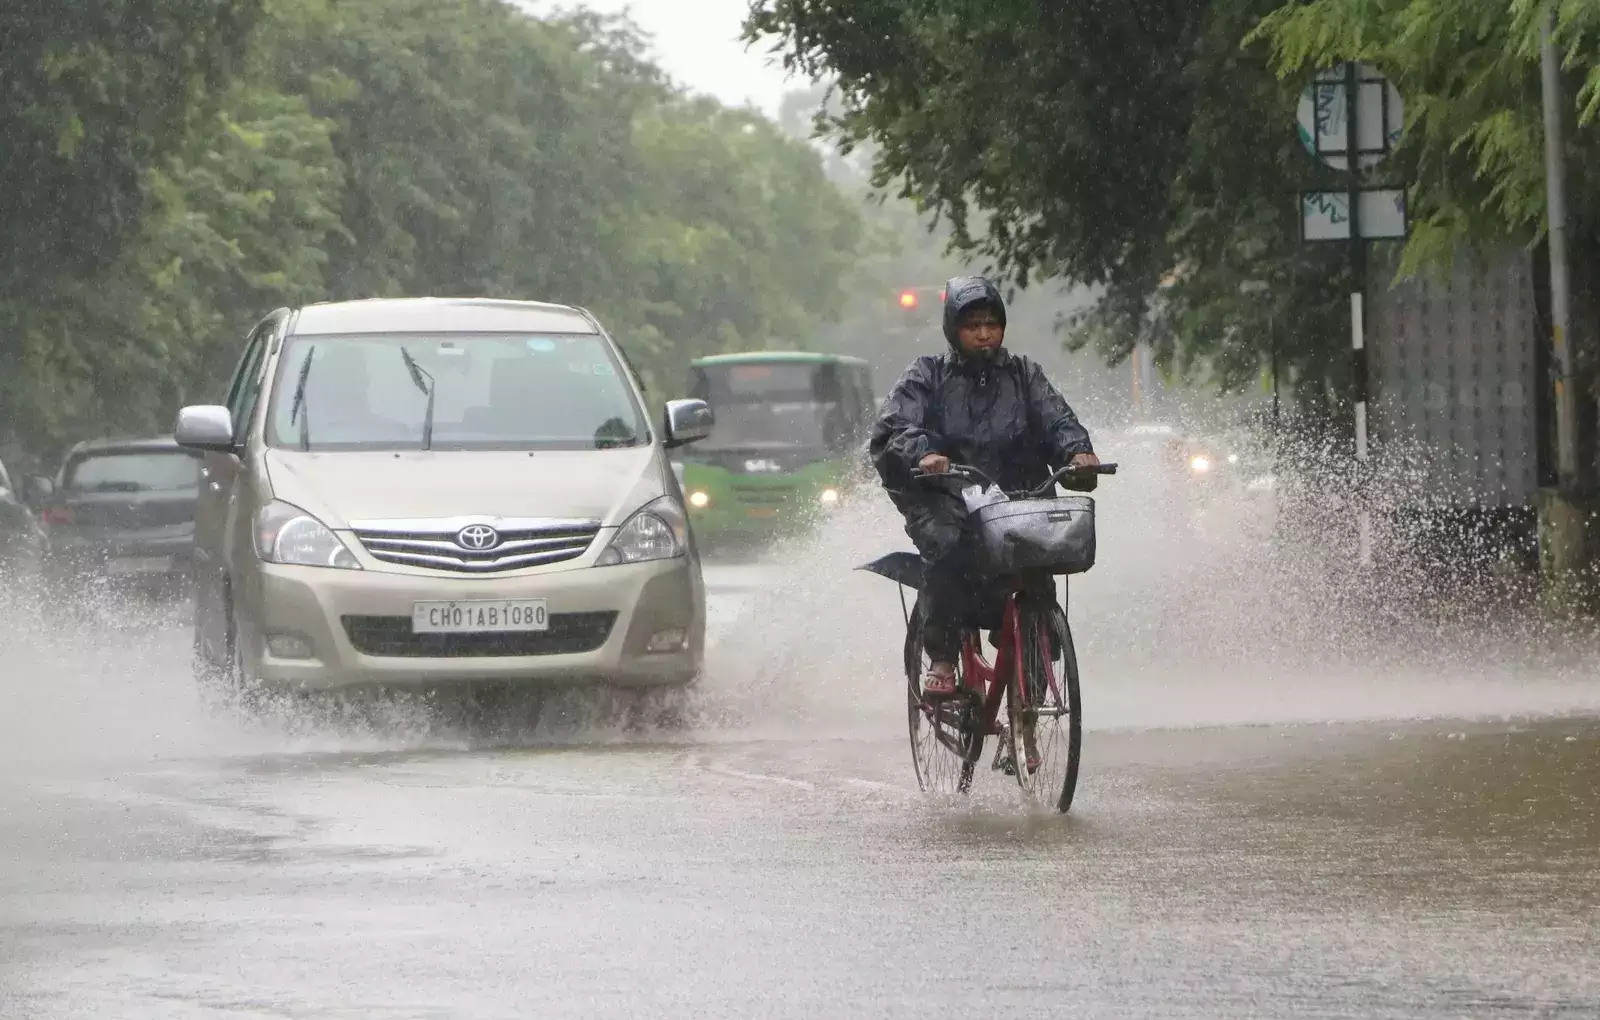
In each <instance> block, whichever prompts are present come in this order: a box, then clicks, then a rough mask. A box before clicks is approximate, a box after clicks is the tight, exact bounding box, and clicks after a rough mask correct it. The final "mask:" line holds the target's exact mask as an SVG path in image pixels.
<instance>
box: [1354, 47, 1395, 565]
mask: <svg viewBox="0 0 1600 1020" xmlns="http://www.w3.org/2000/svg"><path fill="white" fill-rule="evenodd" d="M1360 88H1361V86H1360V81H1359V73H1358V69H1357V66H1356V62H1355V61H1354V60H1347V61H1345V65H1344V103H1345V121H1344V132H1345V158H1346V159H1348V160H1349V164H1350V165H1349V168H1348V173H1349V175H1350V348H1351V375H1352V376H1353V382H1354V386H1353V390H1354V396H1355V417H1356V463H1357V464H1358V465H1359V467H1358V473H1357V478H1358V482H1357V497H1358V501H1357V504H1356V527H1357V532H1358V536H1359V537H1358V538H1357V546H1358V548H1357V557H1358V559H1359V561H1360V563H1361V565H1362V566H1363V567H1370V566H1372V514H1371V512H1370V511H1369V510H1368V508H1367V502H1366V495H1367V489H1366V481H1367V479H1366V470H1365V468H1366V464H1367V322H1366V300H1365V297H1366V282H1367V245H1366V239H1365V238H1364V237H1362V234H1361V136H1360V133H1359V131H1358V130H1357V128H1358V125H1359V123H1360V114H1359V112H1358V111H1359V110H1360V108H1361V92H1360ZM1384 130H1385V131H1387V130H1388V125H1387V124H1385V125H1384Z"/></svg>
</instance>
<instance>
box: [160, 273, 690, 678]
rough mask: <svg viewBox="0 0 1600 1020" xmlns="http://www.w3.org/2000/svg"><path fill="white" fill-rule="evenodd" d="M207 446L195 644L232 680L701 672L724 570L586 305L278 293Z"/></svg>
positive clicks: (670, 408)
mask: <svg viewBox="0 0 1600 1020" xmlns="http://www.w3.org/2000/svg"><path fill="white" fill-rule="evenodd" d="M227 401H228V402H227V404H226V405H225V406H222V405H218V406H197V407H186V408H184V409H183V410H182V411H181V412H180V413H179V415H178V422H177V428H176V438H177V441H178V443H179V444H181V445H183V446H186V447H189V448H191V449H195V450H200V451H204V457H205V459H204V465H203V467H202V469H201V470H202V485H201V492H200V502H199V507H198V510H197V512H196V517H195V546H196V549H195V583H196V591H195V605H196V611H195V654H196V658H197V667H198V670H199V672H200V674H201V675H202V676H205V677H210V678H223V679H225V681H226V682H227V683H228V684H229V685H230V686H232V687H233V688H234V689H235V690H237V691H240V692H247V691H251V690H254V689H256V688H258V687H265V688H279V689H282V688H290V689H294V688H298V689H310V690H328V689H335V688H342V687H348V686H354V685H369V684H377V685H385V686H402V687H404V686H412V687H416V686H433V685H440V684H452V683H468V684H470V683H474V682H479V681H485V682H496V683H499V682H506V681H512V682H516V681H529V682H533V683H551V684H569V683H579V684H582V683H602V684H615V685H618V686H622V687H648V686H659V685H682V684H686V683H688V682H691V681H692V680H693V679H694V678H695V677H696V676H697V674H698V673H699V670H700V665H701V659H702V653H703V647H704V637H705V589H704V586H703V584H702V581H701V575H700V561H699V556H698V554H697V552H696V550H695V546H694V542H693V540H692V539H691V537H690V535H689V530H688V527H687V523H686V518H685V514H684V508H683V493H682V489H681V488H680V487H679V484H678V480H677V478H676V476H675V474H674V472H673V470H672V467H671V464H670V462H669V460H668V456H667V451H668V450H670V449H672V448H674V447H677V446H682V445H683V444H685V443H690V442H693V441H695V440H698V439H703V438H705V436H706V435H708V434H709V433H710V431H711V427H712V421H713V419H712V414H711V410H710V408H708V407H707V406H706V404H705V403H704V402H702V401H698V400H675V401H670V402H668V403H667V404H666V405H665V407H664V408H663V409H662V413H661V414H660V415H659V416H655V415H652V414H651V413H650V412H649V411H647V407H648V406H649V405H648V403H647V401H646V398H645V394H644V391H643V388H642V386H641V384H640V381H639V379H638V378H637V376H636V375H635V374H634V372H633V371H632V369H631V367H630V366H629V364H628V362H627V360H626V357H625V355H624V353H623V351H622V350H621V348H620V347H619V346H618V345H617V344H616V343H614V342H613V341H612V339H611V338H610V337H609V336H608V335H607V334H606V332H605V330H604V329H602V328H601V326H600V323H599V322H598V321H596V319H595V318H594V316H592V315H590V314H589V313H588V312H587V311H585V310H583V309H580V308H570V307H565V306H561V305H550V304H537V303H531V302H520V301H493V300H447V299H431V298H429V299H406V300H373V301H352V302H346V303H339V304H320V305H310V306H307V307H304V308H301V309H297V310H291V309H282V310H280V311H278V312H275V313H273V314H272V315H271V316H269V317H267V319H266V320H265V321H263V322H261V323H260V324H259V325H258V326H257V327H256V329H255V330H254V331H253V332H252V333H251V335H250V337H249V340H248V342H247V344H246V346H245V351H244V354H243V356H242V358H241V359H240V361H239V366H238V368H237V370H236V371H235V374H234V378H233V382H232V385H231V386H230V388H229V392H228V398H227Z"/></svg>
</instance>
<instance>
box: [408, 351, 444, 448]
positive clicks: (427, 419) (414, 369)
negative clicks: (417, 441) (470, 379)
mask: <svg viewBox="0 0 1600 1020" xmlns="http://www.w3.org/2000/svg"><path fill="white" fill-rule="evenodd" d="M400 356H401V357H402V358H404V359H406V371H408V372H410V373H411V381H412V382H413V383H415V384H416V386H417V389H419V390H421V391H422V392H423V393H426V394H427V395H428V409H427V410H426V411H425V412H423V416H422V448H423V449H424V450H431V449H433V391H434V389H435V388H436V386H435V384H434V381H433V376H431V375H428V373H427V372H426V371H425V370H424V369H423V367H422V366H421V365H419V364H417V359H416V358H413V357H412V356H411V352H410V351H408V350H406V349H405V348H404V347H402V348H400ZM424 377H426V378H427V380H428V381H427V382H426V383H424V382H423V381H422V380H423V378H424Z"/></svg>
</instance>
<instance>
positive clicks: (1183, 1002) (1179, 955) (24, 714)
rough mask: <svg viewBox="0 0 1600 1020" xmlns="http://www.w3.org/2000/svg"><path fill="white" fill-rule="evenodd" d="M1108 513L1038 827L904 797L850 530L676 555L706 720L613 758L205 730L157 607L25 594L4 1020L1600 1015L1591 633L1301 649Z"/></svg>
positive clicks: (407, 733)
mask: <svg viewBox="0 0 1600 1020" xmlns="http://www.w3.org/2000/svg"><path fill="white" fill-rule="evenodd" d="M890 523H891V524H892V522H890ZM1108 532H1109V534H1108V538H1109V539H1110V541H1108V542H1107V546H1108V547H1109V548H1112V549H1115V548H1118V546H1117V544H1116V543H1117V542H1118V541H1119V540H1120V541H1123V542H1124V543H1125V544H1123V545H1122V546H1121V548H1123V549H1125V550H1127V552H1126V553H1125V554H1124V555H1123V556H1122V557H1121V559H1120V561H1112V562H1116V563H1117V564H1118V565H1117V566H1116V567H1115V568H1114V569H1110V570H1106V571H1103V572H1097V573H1095V574H1091V575H1089V576H1088V577H1087V578H1085V579H1083V580H1082V581H1080V582H1078V583H1077V584H1076V586H1075V587H1074V593H1075V594H1074V601H1073V608H1072V619H1073V623H1074V627H1075V629H1076V631H1077V633H1078V641H1079V647H1080V651H1081V655H1082V660H1083V664H1084V672H1085V680H1084V696H1085V704H1086V727H1087V737H1086V744H1085V750H1084V771H1083V775H1082V780H1081V782H1080V785H1079V793H1078V799H1077V802H1076V804H1075V806H1074V809H1073V813H1072V814H1071V815H1070V816H1068V817H1065V818H1062V817H1058V816H1053V815H1043V814H1038V813H1033V812H1030V811H1028V810H1027V809H1025V808H1024V807H1023V806H1022V804H1021V803H1020V800H1019V797H1018V795H1017V793H1016V792H1015V790H1014V788H1013V787H1012V786H1011V785H1008V784H1009V782H1010V781H1009V780H1004V779H1003V778H1001V777H1000V776H998V775H997V774H994V773H992V772H989V771H988V770H987V769H980V772H979V778H978V782H977V784H976V788H975V790H974V793H973V796H972V797H971V798H969V799H967V800H965V801H962V802H959V803H954V802H943V801H938V800H930V799H928V798H926V797H924V796H922V795H921V794H920V793H918V791H917V789H916V783H915V779H914V778H913V775H912V772H911V767H910V760H909V759H910V755H909V751H908V749H907V746H906V734H905V721H904V702H903V700H902V699H903V695H902V693H901V691H902V688H901V687H900V686H899V684H900V681H899V680H898V679H897V678H896V676H895V672H894V671H895V658H896V649H897V647H898V640H899V632H898V630H897V628H898V627H899V625H900V616H899V614H900V609H899V606H898V604H897V602H896V599H895V595H894V589H893V586H892V585H889V584H887V583H886V582H884V581H882V580H881V579H879V578H875V577H871V576H869V575H865V574H861V573H859V572H854V571H852V570H851V569H850V568H851V566H852V565H854V564H858V563H860V562H863V561H864V560H865V559H867V558H870V556H871V555H874V554H876V552H878V551H881V550H882V549H884V548H885V547H888V548H893V547H895V545H898V544H899V543H898V542H897V541H896V536H895V535H894V534H893V532H892V528H890V527H887V526H885V525H884V522H883V521H882V519H881V515H879V516H877V517H874V518H873V519H872V522H871V524H870V526H867V525H864V524H861V525H858V524H856V523H848V524H847V526H845V527H841V528H840V529H838V530H836V531H835V532H833V533H832V535H831V536H830V538H829V539H828V541H829V543H830V548H829V552H828V555H827V556H826V557H824V558H819V557H816V556H808V555H802V554H797V553H790V554H786V555H789V556H790V559H791V562H793V563H794V564H799V565H800V566H799V567H789V568H784V567H775V566H773V565H771V564H766V565H743V566H727V565H717V566H713V567H710V568H708V572H707V580H708V588H709V590H710V592H711V600H712V605H711V623H710V630H711V635H712V638H711V640H712V644H713V648H712V653H711V655H710V659H709V662H708V676H707V679H706V680H705V681H704V682H703V684H702V690H701V691H700V693H699V694H698V695H697V706H698V709H699V710H698V712H696V713H695V714H694V720H693V723H692V725H691V726H690V727H689V728H687V729H683V730H678V731H664V732H655V733H649V734H645V735H638V734H629V733H625V732H620V731H616V730H609V729H608V730H603V731H600V730H594V729H583V728H578V729H576V730H573V729H567V730H562V729H560V728H559V727H557V728H545V727H543V724H541V728H540V729H539V730H538V731H537V732H531V733H526V734H522V735H519V736H517V737H515V738H511V739H500V738H485V737H483V736H481V735H474V734H471V733H456V732H450V731H449V730H448V729H443V730H442V729H441V728H440V727H439V726H438V725H437V724H435V723H434V722H432V721H430V720H429V719H428V718H427V713H412V712H409V711H408V710H405V709H404V708H403V707H402V708H398V709H396V712H395V714H394V715H393V717H391V718H388V719H385V720H380V723H379V724H376V725H374V724H370V723H369V724H366V725H364V726H360V727H351V726H343V727H341V726H327V725H320V726H309V727H303V728H299V729H293V730H288V731H275V730H273V729H271V728H270V727H249V726H242V725H240V724H238V723H237V722H233V721H229V720H226V719H219V718H217V717H214V716H211V715H208V714H207V713H206V712H205V711H204V710H202V709H201V708H200V707H199V706H198V704H197V703H196V701H195V699H194V696H193V691H192V689H191V688H190V686H189V682H188V678H187V675H186V672H185V669H184V654H185V651H186V646H187V635H186V631H185V620H184V618H183V611H182V609H181V607H180V608H179V609H177V610H174V612H173V613H172V614H170V615H169V616H167V617H163V618H161V619H158V620H154V621H152V620H149V619H140V620H124V621H121V622H118V620H117V619H115V618H109V619H108V620H107V621H106V625H105V627H100V628H97V627H87V628H83V629H79V630H73V629H71V628H65V629H57V630H54V631H52V630H49V629H48V628H45V629H39V628H38V627H37V626H36V625H31V624H30V625H23V624H21V623H18V622H16V621H17V620H20V619H22V617H21V616H17V617H15V618H14V619H13V623H12V626H10V627H9V628H8V629H5V630H3V631H0V663H3V664H4V665H3V668H0V675H3V677H4V680H3V683H0V687H3V689H4V692H5V697H6V699H7V701H6V711H5V713H3V714H0V719H3V720H4V721H3V723H0V736H3V737H4V741H3V743H0V1017H5V1018H13V1017H14V1018H19V1020H20V1018H26V1020H35V1018H39V1020H45V1018H49V1020H54V1018H58V1017H59V1018H66V1017H109V1016H116V1017H127V1018H183V1020H187V1018H200V1017H208V1018H209V1017H263V1018H266V1017H273V1018H278V1017H295V1018H313V1017H315V1018H340V1017H363V1018H374V1017H394V1018H402V1017H404V1018H424V1017H425V1018H452V1020H453V1018H499V1017H508V1018H509V1017H565V1016H574V1017H576V1016H585V1017H590V1016H596V1015H598V1016H641V1017H694V1018H697V1020H720V1018H745V1017H751V1016H760V1017H784V1018H787V1017H796V1018H800V1017H805V1018H814V1017H834V1016H870V1017H912V1016H917V1017H925V1016H928V1015H961V1014H964V1013H967V1014H970V1013H976V1014H979V1015H988V1014H989V1013H999V1012H1005V1011H1027V1012H1029V1013H1030V1014H1040V1013H1042V1014H1043V1015H1061V1016H1067V1015H1070V1016H1085V1017H1129V1018H1134V1017H1141V1018H1142V1017H1171V1018H1208V1020H1209V1018H1218V1020H1222V1018H1237V1017H1340V1018H1351V1020H1355V1018H1372V1017H1382V1018H1387V1017H1394V1018H1401V1017H1406V1018H1418V1017H1420V1018H1441V1020H1443V1018H1459V1017H1474V1018H1476V1017H1502V1016H1504V1017H1593V1016H1597V1015H1600V679H1597V676H1600V674H1597V672H1596V671H1595V669H1594V662H1593V660H1592V659H1588V658H1585V656H1586V655H1587V654H1588V653H1587V652H1586V651H1584V650H1583V649H1578V648H1574V647H1571V646H1567V647H1565V648H1564V649H1561V650H1560V651H1559V654H1555V653H1552V654H1549V655H1546V654H1544V653H1543V652H1539V653H1535V652H1530V651H1529V650H1528V648H1527V647H1523V648H1520V649H1506V648H1501V649H1500V650H1499V651H1497V650H1496V648H1497V647H1499V646H1497V645H1495V644H1494V643H1493V642H1489V641H1482V642H1477V643H1474V641H1473V639H1472V637H1471V635H1470V633H1468V634H1462V633H1457V632H1453V631H1448V629H1438V628H1435V629H1434V630H1431V631H1426V632H1424V631H1423V630H1418V629H1416V625H1415V624H1408V626H1411V627H1413V630H1412V634H1413V637H1412V639H1411V641H1410V643H1409V645H1403V644H1400V643H1397V642H1395V641H1394V640H1393V633H1392V632H1393V628H1394V627H1396V626H1397V624H1395V623H1393V622H1392V621H1390V622H1388V623H1384V624H1383V627H1386V628H1389V629H1388V630H1385V631H1383V632H1382V633H1380V634H1379V635H1378V638H1377V639H1376V640H1374V641H1372V642H1370V643H1367V644H1363V642H1362V638H1361V633H1362V631H1361V627H1360V626H1355V625H1354V624H1353V623H1352V621H1351V620H1350V619H1345V618H1341V617H1339V616H1338V615H1337V614H1335V613H1328V612H1325V613H1323V615H1322V616H1321V617H1320V618H1317V619H1315V621H1314V622H1315V624H1316V626H1315V627H1314V628H1301V629H1296V628H1297V626H1298V621H1300V620H1302V619H1303V618H1306V617H1308V616H1309V614H1308V613H1307V612H1306V610H1305V608H1304V606H1298V605H1294V604H1293V603H1292V602H1288V601H1287V596H1285V594H1284V592H1285V589H1284V588H1283V587H1282V586H1281V584H1279V583H1278V582H1270V583H1269V580H1268V579H1266V577H1265V575H1262V574H1255V575H1250V574H1248V573H1247V571H1246V568H1245V567H1244V566H1241V565H1240V564H1241V562H1242V561H1241V560H1239V559H1238V558H1237V557H1235V558H1232V559H1229V560H1227V561H1226V562H1222V561H1213V562H1212V563H1210V564H1207V563H1205V562H1204V561H1203V559H1201V558H1200V554H1198V553H1195V554H1193V555H1191V556H1190V558H1189V559H1187V560H1182V561H1178V560H1175V559H1174V558H1173V557H1172V556H1170V555H1169V553H1168V552H1167V551H1165V550H1162V549H1159V548H1153V549H1152V548H1144V547H1138V548H1136V547H1134V546H1133V545H1132V544H1131V543H1128V541H1127V536H1126V534H1125V533H1124V534H1123V535H1120V536H1119V534H1118V533H1117V532H1116V531H1113V530H1111V529H1108ZM1229 570H1231V571H1233V573H1232V575H1229V577H1230V578H1231V579H1228V580H1219V579H1220V578H1223V577H1224V574H1225V572H1226V571H1229ZM1246 582H1248V583H1246ZM1219 588H1220V589H1221V590H1224V591H1226V592H1227V597H1226V598H1210V599H1203V598H1198V597H1195V593H1196V592H1199V591H1201V590H1209V591H1212V592H1215V591H1217V590H1219ZM1273 603H1279V604H1285V605H1288V608H1287V609H1284V610H1281V611H1276V612H1275V611H1274V610H1273V609H1272V604H1273ZM1313 631H1314V633H1313ZM1130 635H1131V637H1130ZM1417 635H1422V636H1417ZM1501 636H1502V638H1503V634H1502V635H1501ZM1319 642H1320V643H1319ZM1506 644H1508V642H1506V641H1504V640H1501V641H1500V642H1499V645H1506ZM110 649H114V650H110ZM1384 649H1389V651H1387V652H1385V651H1383V650H1384ZM1402 652H1410V653H1412V654H1410V655H1409V656H1408V655H1405V654H1402ZM986 760H987V759H986Z"/></svg>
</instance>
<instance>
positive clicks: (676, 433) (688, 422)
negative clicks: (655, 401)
mask: <svg viewBox="0 0 1600 1020" xmlns="http://www.w3.org/2000/svg"><path fill="white" fill-rule="evenodd" d="M666 418H667V423H666V426H667V427H666V444H665V445H666V447H667V449H669V450H670V449H672V448H674V447H678V446H687V445H689V444H690V443H697V442H699V441H700V440H702V439H704V438H706V437H707V436H709V435H711V430H712V429H713V428H715V427H716V424H717V416H716V415H715V414H713V413H712V411H711V405H710V404H708V403H706V402H705V401H704V400H669V401H667V412H666Z"/></svg>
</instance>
